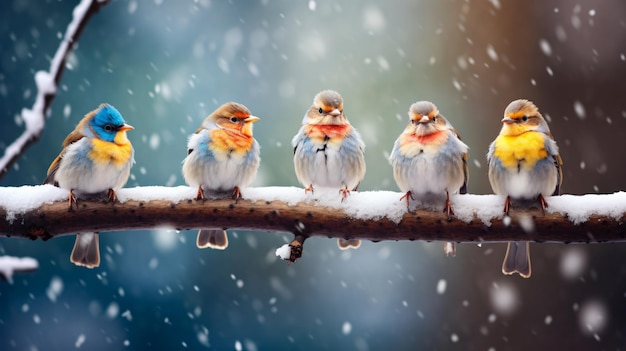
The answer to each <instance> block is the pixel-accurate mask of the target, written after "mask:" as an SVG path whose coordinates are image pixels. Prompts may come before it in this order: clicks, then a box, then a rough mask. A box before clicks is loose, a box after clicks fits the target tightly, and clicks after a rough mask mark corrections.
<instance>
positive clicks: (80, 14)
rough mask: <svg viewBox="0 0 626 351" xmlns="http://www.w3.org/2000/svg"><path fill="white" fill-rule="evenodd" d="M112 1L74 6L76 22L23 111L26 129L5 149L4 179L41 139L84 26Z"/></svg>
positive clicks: (0, 170)
mask: <svg viewBox="0 0 626 351" xmlns="http://www.w3.org/2000/svg"><path fill="white" fill-rule="evenodd" d="M109 1H110V0H82V1H81V2H80V3H79V4H78V5H77V6H76V7H75V8H74V12H73V19H72V22H70V24H69V25H68V26H67V30H66V31H65V36H64V37H63V40H62V41H61V44H60V45H59V48H58V49H57V52H56V54H55V55H54V57H53V58H52V61H51V62H50V69H49V70H48V71H38V72H37V73H35V84H36V85H37V96H36V97H35V103H34V104H33V107H32V108H30V109H26V108H25V109H23V110H22V113H21V117H22V120H23V121H24V124H25V126H26V129H25V130H24V132H23V133H22V135H20V136H19V137H18V138H17V139H16V140H15V141H14V142H13V143H11V144H10V145H9V146H7V148H6V149H5V150H4V155H3V156H2V158H0V179H1V178H2V177H3V176H4V175H5V174H6V173H7V172H8V171H9V169H10V168H11V166H12V165H13V163H15V161H17V159H18V158H19V157H20V156H21V155H22V154H23V153H24V152H25V151H26V149H27V148H28V147H30V146H31V145H32V144H33V143H34V142H36V141H37V140H38V139H39V136H40V135H41V132H42V131H43V128H44V126H45V123H46V114H47V111H48V109H49V108H50V104H51V103H52V100H53V99H54V97H55V96H56V92H57V86H58V84H59V81H60V80H61V75H62V74H63V70H64V68H65V62H66V60H67V57H68V55H69V53H70V52H71V51H72V49H73V48H74V45H76V43H77V42H78V38H79V37H80V35H81V33H82V32H83V29H85V26H86V25H87V22H89V19H91V17H92V16H93V15H94V14H96V13H97V12H98V11H99V10H100V8H101V7H102V6H104V5H106V4H108V3H109Z"/></svg>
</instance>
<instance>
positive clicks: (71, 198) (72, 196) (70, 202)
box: [68, 189, 78, 210]
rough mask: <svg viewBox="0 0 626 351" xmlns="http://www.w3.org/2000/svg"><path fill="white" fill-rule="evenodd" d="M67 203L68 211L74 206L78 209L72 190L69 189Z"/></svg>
mask: <svg viewBox="0 0 626 351" xmlns="http://www.w3.org/2000/svg"><path fill="white" fill-rule="evenodd" d="M68 202H69V206H70V207H69V208H70V210H71V209H72V206H74V205H75V206H76V208H78V204H77V203H76V195H74V191H73V190H72V189H70V196H69V198H68Z"/></svg>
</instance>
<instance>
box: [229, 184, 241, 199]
mask: <svg viewBox="0 0 626 351" xmlns="http://www.w3.org/2000/svg"><path fill="white" fill-rule="evenodd" d="M231 195H232V197H233V200H235V202H237V201H239V199H241V189H239V187H238V186H236V187H234V188H233V192H232V194H231Z"/></svg>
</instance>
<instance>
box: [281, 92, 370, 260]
mask: <svg viewBox="0 0 626 351" xmlns="http://www.w3.org/2000/svg"><path fill="white" fill-rule="evenodd" d="M291 144H292V146H293V163H294V167H295V172H296V177H297V178H298V181H299V182H300V183H301V184H302V185H303V186H304V187H305V188H304V192H305V193H307V192H309V191H311V192H313V191H314V188H315V187H320V188H333V189H338V190H339V192H340V193H341V201H342V202H343V201H344V200H345V199H346V197H347V196H348V195H349V194H350V191H355V190H356V189H357V187H358V186H359V184H360V183H361V181H362V180H363V178H364V177H365V143H364V142H363V139H362V138H361V135H360V134H359V133H358V132H357V130H356V129H355V128H354V127H352V125H351V124H350V122H349V121H348V118H347V117H346V115H345V114H344V112H343V98H342V97H341V95H340V94H339V93H338V92H336V91H334V90H323V91H320V92H319V93H317V94H316V95H315V97H314V98H313V104H312V105H311V107H310V108H309V109H308V110H307V112H306V114H305V115H304V118H303V119H302V126H301V127H300V129H299V130H298V133H297V134H296V135H295V136H294V137H293V139H292V141H291ZM360 243H361V242H360V240H357V239H339V241H338V246H339V248H340V249H347V248H358V247H359V246H360Z"/></svg>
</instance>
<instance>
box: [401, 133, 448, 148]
mask: <svg viewBox="0 0 626 351" xmlns="http://www.w3.org/2000/svg"><path fill="white" fill-rule="evenodd" d="M447 137H448V133H447V131H445V130H439V131H436V132H434V133H430V134H426V135H418V134H404V135H403V136H402V139H401V144H402V145H405V144H413V143H417V144H422V145H424V146H428V145H441V144H443V143H445V141H446V139H447Z"/></svg>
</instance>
